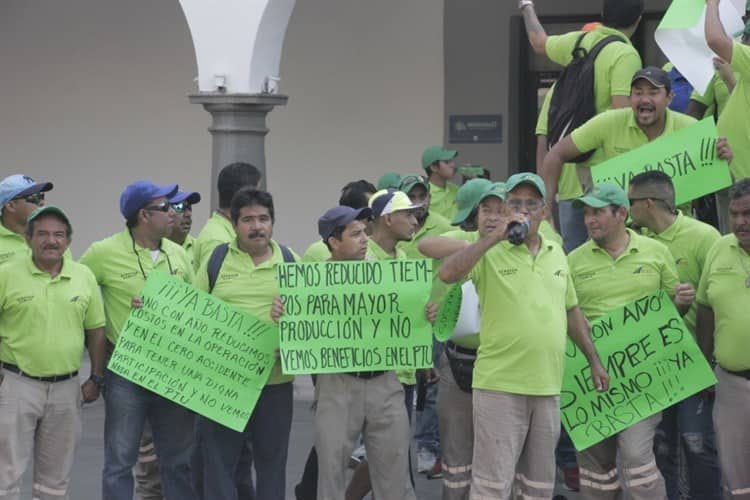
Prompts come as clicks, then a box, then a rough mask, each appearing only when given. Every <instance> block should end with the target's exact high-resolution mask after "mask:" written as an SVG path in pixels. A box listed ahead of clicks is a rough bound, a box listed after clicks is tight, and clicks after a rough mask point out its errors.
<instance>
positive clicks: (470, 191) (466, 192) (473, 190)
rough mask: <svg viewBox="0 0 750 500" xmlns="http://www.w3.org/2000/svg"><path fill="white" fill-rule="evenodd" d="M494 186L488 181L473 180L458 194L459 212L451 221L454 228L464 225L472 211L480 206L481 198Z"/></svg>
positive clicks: (461, 188) (459, 190)
mask: <svg viewBox="0 0 750 500" xmlns="http://www.w3.org/2000/svg"><path fill="white" fill-rule="evenodd" d="M491 186H492V183H491V182H490V181H488V180H487V179H471V180H470V181H467V182H466V183H465V184H464V185H463V186H461V187H460V188H458V191H457V192H456V205H457V206H458V211H457V212H456V216H455V217H453V220H452V221H451V225H452V226H458V225H459V224H462V223H463V222H464V221H465V220H466V219H467V218H468V217H469V215H470V214H471V211H472V210H474V208H476V206H477V205H478V204H479V198H480V197H481V196H482V194H484V192H485V191H486V190H487V189H488V188H490V187H491Z"/></svg>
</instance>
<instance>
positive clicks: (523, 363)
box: [440, 173, 609, 498]
mask: <svg viewBox="0 0 750 500" xmlns="http://www.w3.org/2000/svg"><path fill="white" fill-rule="evenodd" d="M506 189H507V192H506V197H505V203H506V207H507V214H506V213H493V214H490V215H491V217H490V218H489V219H488V222H487V228H488V233H487V235H486V236H485V237H482V238H480V239H479V240H478V241H477V242H475V243H473V244H471V245H469V246H468V247H466V248H464V249H463V250H461V251H459V252H457V253H455V254H453V255H451V256H450V257H448V258H447V259H446V260H445V262H444V263H443V265H442V266H441V268H440V278H441V279H442V280H443V281H445V282H446V283H455V282H458V281H460V280H461V279H463V278H464V277H465V276H469V277H470V278H471V280H472V281H473V282H474V285H475V286H476V289H477V293H478V295H479V302H480V305H481V322H480V330H479V340H480V343H479V351H478V355H477V360H476V364H475V366H474V371H473V381H472V388H473V394H472V398H473V414H474V456H473V459H472V479H471V481H472V482H471V494H472V496H476V497H477V498H509V497H510V495H511V490H512V489H513V488H514V486H515V488H516V490H515V491H518V493H519V494H521V495H525V496H528V497H542V498H550V497H551V496H552V491H553V488H554V483H555V457H554V451H555V445H556V444H557V440H558V436H559V434H560V390H561V388H562V375H563V364H564V357H565V339H566V332H567V333H568V334H569V335H570V336H571V338H572V339H573V341H574V342H575V343H576V344H577V345H578V346H579V347H580V348H581V350H582V352H583V353H585V355H586V358H587V359H588V360H589V364H590V367H591V373H592V377H593V380H594V385H595V387H596V388H597V390H600V391H605V390H606V389H607V386H608V383H609V377H608V376H607V374H606V372H605V370H604V368H603V367H602V364H601V362H600V361H599V357H598V356H597V354H596V351H595V349H594V345H593V343H592V342H591V338H590V336H589V328H588V325H587V323H586V321H585V319H584V317H583V315H582V314H581V311H580V309H579V308H578V299H577V297H576V291H575V289H574V288H573V282H572V280H571V278H570V273H569V271H568V263H567V261H566V259H565V254H564V253H563V250H562V248H561V247H560V246H559V245H558V244H557V243H554V242H550V241H548V240H547V239H546V238H544V236H540V235H539V233H538V228H539V225H540V223H541V222H542V220H543V219H544V217H545V215H546V209H545V203H544V198H545V190H544V182H543V181H542V179H541V178H540V177H539V176H537V175H535V174H530V173H523V174H516V175H513V176H511V177H510V178H509V179H508V181H507V182H506ZM516 225H519V226H525V227H526V228H528V229H527V231H526V237H525V238H524V239H523V240H522V241H519V242H518V243H519V244H517V245H514V244H512V243H510V242H509V241H508V234H509V233H510V232H513V233H515V232H516V231H517V230H516V229H515V227H516ZM514 240H515V238H514Z"/></svg>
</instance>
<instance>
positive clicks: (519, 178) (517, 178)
mask: <svg viewBox="0 0 750 500" xmlns="http://www.w3.org/2000/svg"><path fill="white" fill-rule="evenodd" d="M521 184H528V185H530V186H532V187H535V188H536V189H537V191H539V194H541V195H542V198H546V197H547V189H546V188H545V187H544V181H543V180H542V178H541V177H539V176H538V175H536V174H532V173H531V172H521V173H519V174H513V175H511V176H510V177H508V180H507V181H505V192H506V193H510V192H511V191H513V190H514V189H516V188H517V187H518V186H520V185H521Z"/></svg>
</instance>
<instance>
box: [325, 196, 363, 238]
mask: <svg viewBox="0 0 750 500" xmlns="http://www.w3.org/2000/svg"><path fill="white" fill-rule="evenodd" d="M371 215H372V210H370V209H369V208H367V207H365V208H360V209H355V208H352V207H347V206H345V205H339V206H337V207H333V208H331V209H329V210H328V211H327V212H326V213H324V214H323V215H322V217H321V218H320V219H318V234H320V237H321V238H323V241H327V240H328V238H329V237H330V236H331V234H333V232H334V231H335V230H336V228H337V227H344V226H346V225H347V224H349V223H351V222H352V221H355V220H362V219H369V218H370V216H371Z"/></svg>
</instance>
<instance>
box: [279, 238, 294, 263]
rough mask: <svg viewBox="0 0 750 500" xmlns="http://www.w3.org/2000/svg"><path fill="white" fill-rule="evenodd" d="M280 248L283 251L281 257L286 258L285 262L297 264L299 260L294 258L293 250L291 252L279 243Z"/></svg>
mask: <svg viewBox="0 0 750 500" xmlns="http://www.w3.org/2000/svg"><path fill="white" fill-rule="evenodd" d="M279 248H280V249H281V256H282V257H283V258H284V262H286V263H289V262H296V261H297V259H295V258H294V254H293V253H292V251H291V250H289V247H286V246H284V245H282V244H281V243H279Z"/></svg>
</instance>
